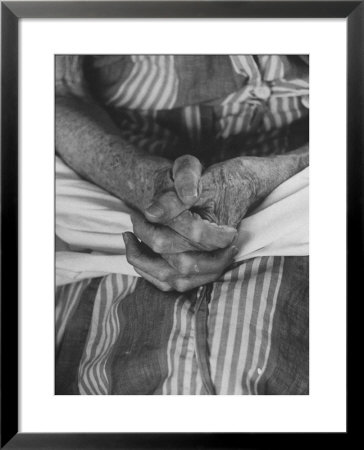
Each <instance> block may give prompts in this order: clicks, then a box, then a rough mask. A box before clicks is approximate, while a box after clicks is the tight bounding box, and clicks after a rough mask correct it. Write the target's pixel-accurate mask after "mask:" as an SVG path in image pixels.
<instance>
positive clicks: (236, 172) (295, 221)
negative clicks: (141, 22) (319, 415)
mask: <svg viewBox="0 0 364 450" xmlns="http://www.w3.org/2000/svg"><path fill="white" fill-rule="evenodd" d="M91 52H92V50H91ZM91 52H90V54H82V55H79V54H76V55H75V54H57V55H55V57H54V64H55V80H54V83H55V119H54V120H55V234H56V238H55V281H56V286H55V309H54V311H55V361H54V363H55V380H54V382H55V394H56V395H309V394H310V389H309V378H310V377H309V56H308V55H304V54H257V55H250V54H193V55H192V54H185V55H184V54H154V55H153V54H120V55H118V54H92V53H91Z"/></svg>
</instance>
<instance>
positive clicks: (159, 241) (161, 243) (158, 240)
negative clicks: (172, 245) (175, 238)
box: [152, 236, 166, 253]
mask: <svg viewBox="0 0 364 450" xmlns="http://www.w3.org/2000/svg"><path fill="white" fill-rule="evenodd" d="M165 247H166V241H165V239H163V238H162V237H161V236H157V237H155V238H154V239H153V241H152V250H153V251H154V252H155V253H163V252H164V249H165Z"/></svg>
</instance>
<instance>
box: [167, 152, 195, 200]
mask: <svg viewBox="0 0 364 450" xmlns="http://www.w3.org/2000/svg"><path fill="white" fill-rule="evenodd" d="M201 173H202V165H201V163H200V161H199V160H198V159H197V158H196V157H194V156H192V155H184V156H180V157H179V158H177V159H176V161H175V162H174V164H173V180H174V187H175V189H176V192H177V194H178V197H179V198H180V200H181V201H182V202H183V203H184V204H185V205H188V206H192V205H193V204H194V203H195V201H196V200H197V198H198V195H199V182H200V178H201Z"/></svg>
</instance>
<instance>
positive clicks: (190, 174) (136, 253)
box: [124, 156, 238, 292]
mask: <svg viewBox="0 0 364 450" xmlns="http://www.w3.org/2000/svg"><path fill="white" fill-rule="evenodd" d="M201 170H202V168H201V165H200V163H199V161H198V160H197V159H196V158H194V157H192V156H184V157H181V158H179V159H178V160H176V162H175V164H174V167H173V180H174V187H175V190H168V191H166V192H164V193H162V194H161V195H160V196H159V197H157V198H156V199H155V202H154V203H153V205H152V207H151V208H149V209H148V210H147V211H146V216H147V217H149V218H151V219H152V220H153V221H154V222H157V221H160V222H162V224H161V223H158V224H157V223H151V222H149V221H148V220H147V219H146V218H145V217H143V216H142V215H141V214H140V213H137V212H135V213H133V214H132V222H133V227H134V230H133V231H134V233H135V235H133V233H126V234H125V235H124V240H125V245H126V253H127V258H128V261H129V262H130V263H131V264H132V265H133V266H134V268H135V270H136V271H137V272H138V273H139V274H140V275H141V276H143V277H144V278H146V279H147V280H149V281H150V282H151V283H153V284H154V285H155V286H157V287H158V288H159V289H161V290H163V291H167V290H177V291H180V292H182V291H186V290H189V289H192V288H195V287H197V286H201V285H203V284H206V283H209V282H211V281H215V280H216V279H217V278H219V277H220V275H221V274H222V273H223V272H224V270H225V269H226V267H227V266H229V265H230V264H231V263H232V261H233V258H234V256H235V255H236V253H237V252H238V249H237V247H236V246H235V245H233V243H232V241H233V239H234V238H235V236H236V230H235V229H234V228H232V227H228V226H225V225H221V226H218V225H217V224H216V223H214V222H211V221H209V220H204V219H203V218H202V217H212V215H213V209H214V205H213V204H212V203H211V195H213V196H214V193H213V191H212V189H211V186H208V184H207V182H208V183H220V181H219V179H218V176H217V175H216V173H215V172H207V176H206V180H205V183H203V182H202V183H201V180H200V177H201ZM212 174H215V179H213V178H211V177H212ZM202 199H204V200H203V204H204V207H202V208H201V207H199V208H198V209H197V211H198V213H197V212H193V211H190V210H186V206H187V207H188V206H195V205H196V204H197V203H199V204H200V203H201V201H202ZM215 200H216V198H215ZM218 215H220V212H219V213H218ZM215 217H216V218H217V217H218V216H217V215H216V216H215ZM215 217H214V220H216V218H215ZM220 222H221V221H220ZM136 237H138V238H139V239H140V240H141V242H139V241H138V239H137V238H136Z"/></svg>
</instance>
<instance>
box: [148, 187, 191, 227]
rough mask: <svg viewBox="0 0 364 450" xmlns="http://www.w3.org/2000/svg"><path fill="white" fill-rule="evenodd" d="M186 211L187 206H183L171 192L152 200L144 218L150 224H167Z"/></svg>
mask: <svg viewBox="0 0 364 450" xmlns="http://www.w3.org/2000/svg"><path fill="white" fill-rule="evenodd" d="M186 209H188V205H185V204H183V203H182V202H181V200H180V199H179V198H178V195H177V193H176V192H175V191H172V190H171V191H167V192H164V193H163V194H161V195H160V196H158V197H157V198H155V199H154V201H153V203H152V204H151V205H150V206H149V207H148V208H147V209H146V211H145V217H146V218H147V219H148V220H149V221H150V222H157V223H168V222H169V221H170V220H171V219H173V218H175V217H177V216H178V215H179V214H181V212H183V211H185V210H186Z"/></svg>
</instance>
